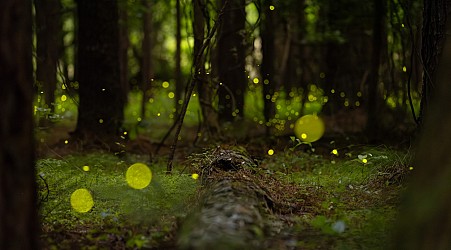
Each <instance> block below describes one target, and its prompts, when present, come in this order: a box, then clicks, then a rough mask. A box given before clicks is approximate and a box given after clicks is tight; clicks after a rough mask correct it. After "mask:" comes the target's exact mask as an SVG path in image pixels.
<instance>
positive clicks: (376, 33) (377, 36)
mask: <svg viewBox="0 0 451 250" xmlns="http://www.w3.org/2000/svg"><path fill="white" fill-rule="evenodd" d="M373 3H374V23H373V44H372V45H373V46H372V55H371V57H372V59H371V60H372V62H371V72H370V79H369V82H368V93H367V98H368V103H367V114H368V121H367V124H366V133H367V136H368V137H369V138H371V139H372V140H374V139H377V138H379V130H380V125H379V123H380V122H379V121H380V108H381V105H382V103H381V102H382V101H383V99H382V98H381V93H380V92H379V90H378V85H379V67H380V64H381V51H382V44H383V43H384V42H383V39H384V38H383V35H384V34H385V32H384V27H385V26H386V24H385V13H386V7H385V3H384V1H381V0H374V1H373Z"/></svg>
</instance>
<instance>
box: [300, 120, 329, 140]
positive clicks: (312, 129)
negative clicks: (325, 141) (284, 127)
mask: <svg viewBox="0 0 451 250" xmlns="http://www.w3.org/2000/svg"><path fill="white" fill-rule="evenodd" d="M324 129H325V127H324V122H323V121H322V120H321V118H319V117H318V116H317V115H304V116H302V117H301V118H299V119H298V120H297V121H296V123H295V125H294V134H295V135H296V137H297V138H299V139H301V140H302V141H304V142H314V141H317V140H319V139H320V138H321V136H323V134H324Z"/></svg>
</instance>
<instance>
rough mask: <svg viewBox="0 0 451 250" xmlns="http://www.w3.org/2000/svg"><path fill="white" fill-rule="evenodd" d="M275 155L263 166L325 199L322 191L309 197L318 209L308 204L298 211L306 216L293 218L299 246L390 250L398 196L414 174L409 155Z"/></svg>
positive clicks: (366, 150)
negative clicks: (410, 170)
mask: <svg viewBox="0 0 451 250" xmlns="http://www.w3.org/2000/svg"><path fill="white" fill-rule="evenodd" d="M274 156H277V157H274ZM274 156H272V157H267V158H266V159H265V160H264V161H263V162H262V164H261V166H262V167H263V168H264V169H266V171H268V172H271V173H272V174H273V175H274V176H277V177H278V178H281V179H283V180H285V181H286V182H289V183H293V184H296V185H299V186H300V187H303V189H305V190H306V191H308V190H319V191H318V192H319V193H320V194H321V195H320V196H318V192H317V193H316V194H315V199H311V198H310V199H305V197H304V199H305V200H309V201H310V202H312V201H314V202H316V203H317V204H305V206H308V209H304V210H302V209H301V210H298V211H303V212H301V213H298V214H296V215H295V216H294V218H293V221H295V223H294V226H293V227H292V228H291V230H292V232H291V235H292V237H293V238H294V239H293V240H294V241H295V242H297V243H296V245H297V246H299V247H302V248H303V249H304V248H305V249H318V248H327V249H386V248H387V247H388V246H387V244H388V242H389V241H390V240H389V238H390V232H391V228H392V225H393V222H394V220H395V218H396V211H397V205H398V197H399V194H400V192H401V191H402V190H403V180H404V178H405V177H406V176H407V175H408V174H409V169H410V167H409V166H410V165H409V162H410V154H409V153H408V152H399V151H396V150H393V149H388V148H385V147H362V148H354V149H353V150H352V151H349V152H348V153H346V154H344V155H340V157H338V156H337V155H332V154H331V155H330V156H327V155H326V156H322V155H315V154H313V153H305V152H301V151H297V150H286V151H285V152H283V153H280V154H279V155H274ZM364 159H366V161H364ZM394 180H396V181H394ZM301 189H302V188H301ZM307 195H310V194H308V193H307ZM292 196H295V197H302V195H300V194H292ZM295 197H293V199H295ZM307 198H308V197H307ZM309 205H310V206H309Z"/></svg>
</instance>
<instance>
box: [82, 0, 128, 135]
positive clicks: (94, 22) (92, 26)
mask: <svg viewBox="0 0 451 250" xmlns="http://www.w3.org/2000/svg"><path fill="white" fill-rule="evenodd" d="M77 3H78V25H79V26H78V34H79V38H78V59H79V75H78V80H79V86H80V87H79V99H80V103H79V107H78V121H77V128H76V131H75V133H74V135H75V136H76V137H77V136H78V137H79V138H80V139H88V138H89V139H91V138H99V139H100V140H103V139H105V138H107V137H109V136H114V135H116V134H117V132H118V131H119V130H120V128H121V126H122V122H123V108H124V102H125V100H124V94H123V91H124V90H123V86H122V85H121V80H120V70H121V69H120V63H119V26H118V18H119V17H118V15H119V11H118V5H117V2H116V1H111V0H96V1H91V0H78V1H77Z"/></svg>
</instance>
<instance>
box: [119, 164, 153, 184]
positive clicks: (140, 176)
mask: <svg viewBox="0 0 451 250" xmlns="http://www.w3.org/2000/svg"><path fill="white" fill-rule="evenodd" d="M125 179H126V180H127V184H128V185H129V186H130V187H132V188H134V189H143V188H145V187H147V186H148V185H149V183H150V181H151V180H152V171H150V168H149V167H148V166H147V165H146V164H143V163H135V164H133V165H131V166H130V167H129V168H128V169H127V172H126V173H125Z"/></svg>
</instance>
